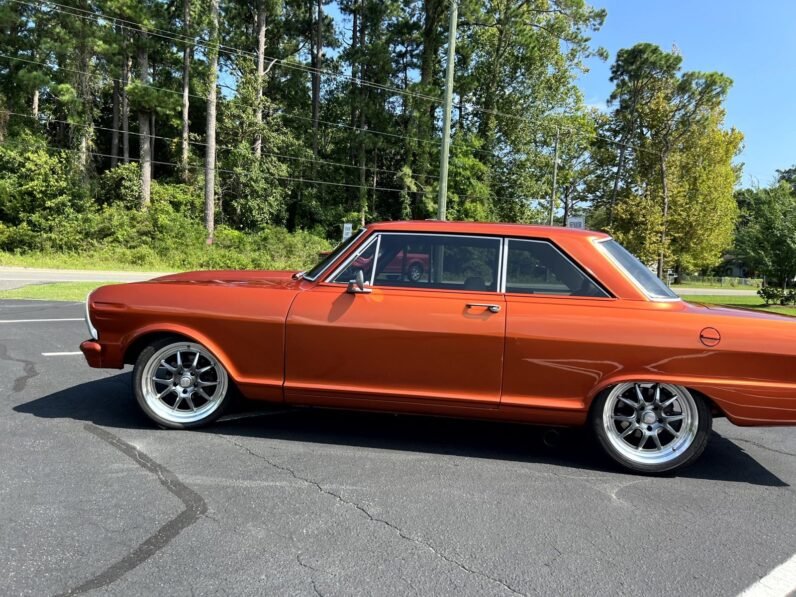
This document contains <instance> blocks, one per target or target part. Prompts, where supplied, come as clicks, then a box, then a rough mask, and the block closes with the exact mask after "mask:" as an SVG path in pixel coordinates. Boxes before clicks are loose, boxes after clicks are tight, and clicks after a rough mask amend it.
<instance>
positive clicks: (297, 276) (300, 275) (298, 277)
mask: <svg viewBox="0 0 796 597" xmlns="http://www.w3.org/2000/svg"><path fill="white" fill-rule="evenodd" d="M306 273H307V272H296V273H295V274H293V279H294V280H301V279H302V278H303V277H304V275H305V274H306Z"/></svg>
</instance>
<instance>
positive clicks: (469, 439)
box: [14, 372, 788, 487]
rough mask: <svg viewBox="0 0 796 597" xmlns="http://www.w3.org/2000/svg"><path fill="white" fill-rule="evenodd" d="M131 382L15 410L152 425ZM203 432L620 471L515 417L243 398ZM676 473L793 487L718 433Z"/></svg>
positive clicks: (578, 441) (579, 434)
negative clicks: (301, 405) (302, 405)
mask: <svg viewBox="0 0 796 597" xmlns="http://www.w3.org/2000/svg"><path fill="white" fill-rule="evenodd" d="M130 386H131V373H130V372H124V373H119V374H116V375H112V376H109V377H104V378H101V379H98V380H94V381H90V382H87V383H83V384H80V385H77V386H73V387H70V388H66V389H64V390H61V391H58V392H54V393H52V394H50V395H48V396H44V397H42V398H37V399H35V400H32V401H30V402H27V403H24V404H20V405H18V406H16V407H14V411H16V412H19V413H25V414H30V415H33V416H36V417H42V418H47V419H73V420H77V421H86V422H91V423H94V424H96V425H99V426H102V427H111V428H118V429H151V428H153V424H152V423H151V422H150V421H149V419H148V418H147V417H146V416H145V415H144V414H143V413H142V412H141V411H140V409H139V408H138V405H137V404H136V402H135V398H134V397H133V395H132V392H131V389H130ZM203 432H204V433H211V434H222V435H225V434H229V435H236V436H239V437H252V438H261V439H262V438H271V439H282V440H295V441H301V442H307V443H314V444H324V445H341V446H356V447H363V448H374V449H380V450H398V451H410V452H422V453H430V454H443V455H449V456H461V457H468V458H484V459H495V460H510V461H516V462H526V463H543V464H552V465H558V466H567V467H571V468H573V469H581V470H593V471H612V470H617V469H616V468H615V467H613V465H612V464H611V463H610V462H609V461H608V459H607V458H606V457H605V456H604V455H603V454H602V453H601V451H600V450H599V449H598V448H597V446H596V445H595V443H594V441H593V440H592V438H591V436H590V435H589V433H588V432H587V431H586V430H584V429H558V430H551V429H550V428H545V427H534V426H528V425H520V424H513V423H502V422H492V421H477V420H460V419H446V418H441V417H429V416H412V415H393V414H383V413H366V412H351V411H338V410H332V409H330V410H323V409H314V408H313V409H284V408H271V407H265V408H264V407H263V405H262V404H261V403H257V402H251V401H241V403H240V404H239V405H236V407H235V408H234V409H232V412H230V413H227V415H226V416H225V417H224V418H222V419H221V420H220V421H218V422H216V423H215V424H214V425H212V426H210V427H207V428H205V429H203ZM675 476H678V477H682V478H693V479H704V480H715V481H728V482H737V483H749V484H752V485H761V486H767V487H787V486H788V484H787V483H785V482H784V481H782V480H781V479H780V478H779V477H777V476H776V475H774V474H773V473H771V472H770V471H769V470H768V469H766V468H765V467H763V466H762V465H761V464H760V463H759V462H757V461H756V460H755V459H754V458H752V457H751V456H749V454H747V452H746V451H745V450H744V449H743V448H741V447H739V446H738V445H736V444H735V443H733V442H732V441H730V440H728V439H726V438H724V437H722V436H721V435H720V434H718V433H715V432H714V434H713V437H712V438H711V442H710V443H709V444H708V447H707V449H706V450H705V453H704V454H703V455H702V457H701V458H700V459H699V460H698V461H697V462H696V463H695V464H694V465H693V466H690V467H688V468H687V469H685V470H683V471H682V472H680V473H677V474H676V475H675Z"/></svg>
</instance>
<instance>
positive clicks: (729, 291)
mask: <svg viewBox="0 0 796 597" xmlns="http://www.w3.org/2000/svg"><path fill="white" fill-rule="evenodd" d="M672 290H674V291H675V292H676V293H677V294H679V295H680V296H694V295H703V296H704V295H713V296H757V288H686V287H680V286H672Z"/></svg>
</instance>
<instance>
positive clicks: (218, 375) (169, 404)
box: [133, 338, 229, 429]
mask: <svg viewBox="0 0 796 597" xmlns="http://www.w3.org/2000/svg"><path fill="white" fill-rule="evenodd" d="M133 389H134V392H135V397H136V399H137V400H138V404H139V406H140V407H141V409H142V410H143V411H144V413H146V415H147V416H148V417H149V418H150V419H152V420H153V421H154V422H155V423H157V424H158V425H160V426H162V427H169V428H171V429H188V428H191V427H200V426H202V425H207V424H208V423H211V422H212V421H215V420H216V419H217V418H218V417H220V416H221V414H222V413H223V411H224V409H225V408H226V406H227V403H228V402H229V376H228V375H227V371H226V369H224V366H223V365H222V364H221V363H220V362H219V361H218V359H216V358H215V357H214V356H213V354H212V353H211V352H210V351H209V350H207V349H206V348H205V347H204V346H202V345H201V344H197V343H195V342H190V341H176V339H175V338H168V339H165V340H161V341H159V342H156V343H154V344H152V345H150V346H148V347H146V348H145V349H144V350H143V351H142V352H141V354H140V355H139V357H138V360H137V361H136V364H135V370H134V373H133Z"/></svg>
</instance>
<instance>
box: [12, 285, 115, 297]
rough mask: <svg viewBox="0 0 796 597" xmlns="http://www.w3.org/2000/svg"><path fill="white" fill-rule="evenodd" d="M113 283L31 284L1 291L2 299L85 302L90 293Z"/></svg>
mask: <svg viewBox="0 0 796 597" xmlns="http://www.w3.org/2000/svg"><path fill="white" fill-rule="evenodd" d="M106 284H111V282H56V283H54V284H30V285H28V286H23V287H22V288H14V289H12V290H0V299H38V300H46V301H84V300H86V295H88V293H89V292H91V291H92V290H94V289H95V288H98V287H100V286H104V285H106Z"/></svg>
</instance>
